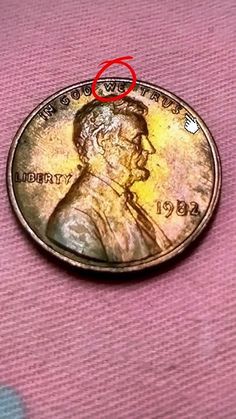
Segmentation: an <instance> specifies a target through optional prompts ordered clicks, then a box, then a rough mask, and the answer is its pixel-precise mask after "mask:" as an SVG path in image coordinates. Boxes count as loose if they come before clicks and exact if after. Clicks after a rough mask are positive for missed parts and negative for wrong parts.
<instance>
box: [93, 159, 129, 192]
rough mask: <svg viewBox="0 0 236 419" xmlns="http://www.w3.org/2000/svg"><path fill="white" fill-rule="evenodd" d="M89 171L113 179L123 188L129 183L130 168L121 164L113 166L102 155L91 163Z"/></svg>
mask: <svg viewBox="0 0 236 419" xmlns="http://www.w3.org/2000/svg"><path fill="white" fill-rule="evenodd" d="M88 171H89V172H90V173H92V174H94V175H95V176H98V177H100V176H103V177H106V178H108V179H111V180H112V181H114V182H116V183H118V184H119V185H120V186H122V187H123V188H126V187H127V186H128V184H129V178H130V172H129V171H128V169H127V168H126V167H124V166H121V165H120V166H119V167H113V166H112V164H110V163H109V162H108V161H106V160H105V159H104V158H103V156H101V155H100V156H99V157H97V158H96V159H94V160H93V161H92V162H90V163H89V165H88Z"/></svg>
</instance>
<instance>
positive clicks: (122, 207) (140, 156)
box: [46, 97, 171, 262]
mask: <svg viewBox="0 0 236 419" xmlns="http://www.w3.org/2000/svg"><path fill="white" fill-rule="evenodd" d="M146 113H147V107H146V106H145V105H144V104H143V103H142V102H140V101H138V100H134V99H131V98H129V97H125V98H124V99H120V100H117V101H115V102H100V101H97V100H93V101H92V102H90V103H88V104H87V105H84V106H83V107H82V108H81V109H80V110H79V111H78V112H77V114H76V116H75V119H74V130H73V141H74V144H75V146H76V148H77V151H78V153H79V156H80V160H81V162H82V163H83V166H84V168H83V169H82V172H81V174H80V176H79V178H78V179H77V180H76V182H75V183H74V184H73V185H72V187H71V189H70V190H69V192H68V193H67V195H66V196H65V197H64V198H63V199H62V200H61V201H60V202H59V203H58V205H57V206H56V208H55V210H54V211H53V213H52V214H51V216H50V218H49V221H48V225H47V232H46V234H47V236H48V238H49V239H50V240H51V241H53V242H54V243H56V244H57V245H59V246H60V247H63V248H64V249H66V250H69V251H71V252H73V253H74V254H78V255H83V256H86V257H89V258H92V259H98V260H101V261H111V262H128V261H134V260H139V259H143V258H146V257H148V256H151V255H154V254H157V253H160V252H161V251H163V250H165V249H167V248H168V247H169V246H170V244H171V243H170V241H169V240H168V238H167V237H166V236H165V234H164V233H163V231H162V230H161V229H160V227H158V226H157V225H156V224H155V223H154V221H153V220H152V219H151V218H150V216H149V215H148V214H147V212H146V211H145V210H144V209H143V208H142V207H141V206H140V204H139V203H138V202H137V198H136V196H135V195H134V193H132V192H131V191H130V187H131V185H132V184H133V183H134V182H137V181H145V180H147V179H148V177H149V175H150V173H149V171H148V169H147V168H146V167H145V166H146V163H147V159H148V155H149V154H153V153H155V149H154V147H153V145H152V144H151V142H150V140H149V139H148V128H147V123H146V119H145V115H146Z"/></svg>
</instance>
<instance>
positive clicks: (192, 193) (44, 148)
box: [8, 79, 220, 272]
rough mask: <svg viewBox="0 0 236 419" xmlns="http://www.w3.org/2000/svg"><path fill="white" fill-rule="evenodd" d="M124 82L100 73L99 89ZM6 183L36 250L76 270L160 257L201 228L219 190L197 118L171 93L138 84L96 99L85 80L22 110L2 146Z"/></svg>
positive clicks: (123, 267) (115, 267) (142, 263)
mask: <svg viewBox="0 0 236 419" xmlns="http://www.w3.org/2000/svg"><path fill="white" fill-rule="evenodd" d="M128 85H129V81H128V80H123V79H112V80H109V79H106V80H103V81H100V82H99V83H98V91H99V94H100V95H111V94H112V95H115V94H118V93H119V92H120V91H122V89H124V88H127V86H128ZM188 118H190V123H192V127H193V129H191V127H190V128H189V125H188V123H186V119H188ZM8 185H9V191H10V197H11V201H12V203H13V206H14V209H15V210H16V213H17V215H18V217H19V219H20V221H21V222H22V224H23V225H24V226H25V227H26V228H27V229H28V231H29V232H30V234H31V235H32V236H33V237H34V238H35V239H36V241H38V242H39V243H40V244H41V245H42V246H43V247H44V248H46V249H47V250H49V251H50V252H52V253H53V254H54V255H57V256H58V257H60V258H61V259H63V260H66V261H68V262H70V263H71V264H73V265H76V266H79V267H84V268H90V269H95V270H103V271H109V270H110V271H117V272H121V271H130V270H137V269H142V268H145V267H148V266H152V265H156V264H159V263H160V262H163V261H165V260H167V259H169V258H171V257H172V256H174V255H176V254H177V253H179V252H180V251H182V250H183V249H184V248H185V247H186V246H187V245H188V244H189V243H190V242H191V241H192V240H193V239H194V238H195V237H196V236H197V235H198V234H199V233H200V231H201V230H202V229H203V227H204V226H205V224H206V222H207V221H208V220H209V218H210V216H211V214H212V211H213V209H214V207H215V205H216V202H217V199H218V196H219V188H220V165H219V157H218V153H217V150H216V147H215V144H214V141H213V139H212V137H211V134H210V133H209V131H208V129H207V127H206V126H205V124H204V122H203V121H202V120H201V118H200V117H199V116H198V115H197V114H196V113H195V112H194V111H193V110H192V109H191V108H190V107H189V106H188V105H187V104H185V103H184V102H183V101H182V100H180V99H179V98H177V97H176V96H174V95H172V94H171V93H169V92H167V91H165V90H164V89H161V88H159V87H156V86H153V85H150V84H147V83H142V82H138V83H137V85H136V87H135V89H134V90H133V91H132V92H131V93H129V95H128V97H127V98H124V99H121V100H120V101H117V102H114V103H113V104H109V103H108V104H103V105H102V104H99V102H98V101H96V100H95V99H94V97H93V95H92V94H91V82H86V83H82V84H78V85H76V86H72V87H70V88H67V89H65V90H63V91H61V92H59V93H58V94H56V95H54V96H53V97H51V98H49V99H48V100H47V101H45V102H44V103H43V104H42V105H40V106H39V107H38V108H37V109H36V110H35V111H34V112H33V113H32V114H31V115H30V116H29V118H28V119H27V120H26V122H25V123H24V124H23V126H22V127H21V129H20V130H19V132H18V134H17V135H16V138H15V140H14V143H13V146H12V149H11V153H10V157H9V166H8Z"/></svg>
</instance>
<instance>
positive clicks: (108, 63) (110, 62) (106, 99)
mask: <svg viewBox="0 0 236 419" xmlns="http://www.w3.org/2000/svg"><path fill="white" fill-rule="evenodd" d="M132 58H133V57H131V56H127V57H119V58H114V59H113V60H108V61H104V62H103V63H101V64H100V65H102V64H104V66H103V67H102V68H101V70H99V72H98V73H97V75H96V77H95V79H94V80H93V84H92V93H93V95H94V97H95V98H96V99H98V100H100V102H115V100H118V99H122V98H123V97H125V96H127V95H128V94H129V92H131V90H133V89H134V87H135V84H136V80H137V77H136V73H135V71H134V69H133V68H132V67H131V65H130V64H128V63H126V62H124V60H130V59H132ZM113 64H120V65H124V66H125V67H127V68H128V70H129V71H130V74H131V75H132V83H131V85H130V87H129V88H128V90H126V92H123V93H121V94H120V95H117V96H112V97H104V96H99V95H98V94H97V93H96V90H95V89H96V85H97V82H98V80H99V79H100V77H101V75H102V73H104V71H106V70H107V68H108V67H110V66H111V65H113Z"/></svg>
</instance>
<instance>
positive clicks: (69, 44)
mask: <svg viewBox="0 0 236 419" xmlns="http://www.w3.org/2000/svg"><path fill="white" fill-rule="evenodd" d="M235 17H236V8H235V1H234V0H224V1H220V0H206V1H204V2H200V1H196V0H192V1H189V0H180V1H179V2H174V1H172V0H163V1H160V2H157V1H151V0H143V1H135V0H134V1H126V0H125V1H123V2H122V1H118V0H113V1H109V0H94V1H92V0H89V1H85V0H80V1H78V0H57V1H56V0H50V1H47V0H41V1H35V0H22V1H21V0H0V80H1V82H0V84H1V105H2V106H1V130H0V164H1V202H0V239H1V281H0V311H1V321H0V386H1V387H3V386H6V388H12V389H14V391H16V392H17V394H18V395H19V396H20V397H21V400H22V401H23V404H24V408H25V411H26V417H27V418H30V419H54V418H57V419H69V418H75V419H103V418H107V419H113V418H114V419H151V418H153V419H159V418H165V419H180V418H181V419H182V418H187V419H205V418H213V419H220V418H224V419H225V418H228V419H233V418H235V417H236V366H235V361H236V330H235V329H236V283H235V276H236V275H235V261H234V259H235V245H236V228H235V206H236V169H235V167H236V165H235V161H236V152H235V141H236V139H235V131H236V119H235V107H236V93H235V87H236V86H235V66H236V54H235V41H236V37H235V26H236V19H235ZM124 55H133V56H134V57H135V60H133V61H132V66H133V67H134V68H135V70H136V73H137V77H138V78H139V79H142V80H144V81H149V82H151V83H154V84H157V85H160V86H163V87H164V88H166V89H168V90H170V91H172V92H173V93H175V94H177V95H178V96H180V97H181V98H183V99H184V100H185V101H186V102H187V103H189V104H190V105H191V106H192V107H193V108H194V109H195V110H196V111H197V112H198V113H199V114H200V115H201V116H202V118H203V119H204V120H205V122H206V123H207V125H208V127H209V128H210V130H211V131H212V133H213V135H214V137H215V140H216V142H217V145H218V147H219V150H220V154H221V158H222V165H223V190H222V195H221V201H220V205H219V208H218V211H217V213H216V216H215V217H214V220H213V222H212V223H211V227H210V228H209V229H208V231H207V232H206V233H205V234H203V236H202V238H201V239H200V240H198V243H197V245H195V246H194V248H193V249H192V250H191V251H188V252H185V255H183V257H181V258H179V260H178V263H173V264H170V263H169V268H170V269H167V268H168V267H166V268H162V269H159V270H154V271H150V272H148V273H145V274H142V275H138V274H137V275H136V276H134V278H133V279H132V280H126V281H123V282H122V281H120V280H116V281H115V282H114V278H113V276H112V275H110V276H108V278H107V279H106V280H105V279H104V276H103V275H100V276H99V275H95V276H93V275H92V274H89V275H85V274H83V273H81V272H76V271H73V270H72V269H70V268H67V267H64V266H62V264H60V263H58V262H57V261H54V260H51V259H50V257H48V256H47V255H45V254H44V252H42V250H40V249H38V248H37V247H36V246H35V245H34V243H33V242H32V241H31V240H30V238H28V236H27V235H25V234H24V232H23V230H22V228H21V227H20V226H19V225H18V223H17V221H16V219H15V216H14V215H13V213H12V211H11V208H10V204H9V201H8V197H7V191H6V186H5V166H6V159H7V154H8V150H9V146H10V143H11V140H12V138H13V136H14V134H15V132H16V130H17V128H18V127H19V125H20V124H21V122H22V120H23V119H24V118H25V117H26V116H27V115H28V114H29V113H30V111H31V110H32V109H33V108H34V107H35V106H36V105H38V103H40V102H41V101H42V100H43V99H45V98H46V97H48V96H49V95H50V94H52V93H54V92H55V91H57V90H59V89H61V88H63V87H65V86H67V85H70V84H73V83H77V82H79V81H82V80H86V79H92V78H93V77H94V76H95V74H96V73H97V71H98V64H99V63H100V62H102V61H104V60H107V59H111V58H114V57H119V56H124ZM111 75H114V76H115V75H117V76H124V77H127V76H129V74H128V73H127V72H126V71H125V69H123V70H122V68H119V67H117V70H116V69H115V68H113V70H112V69H111V71H110V72H108V73H107V76H111ZM95 278H97V280H96V279H95ZM0 411H1V410H0Z"/></svg>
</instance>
